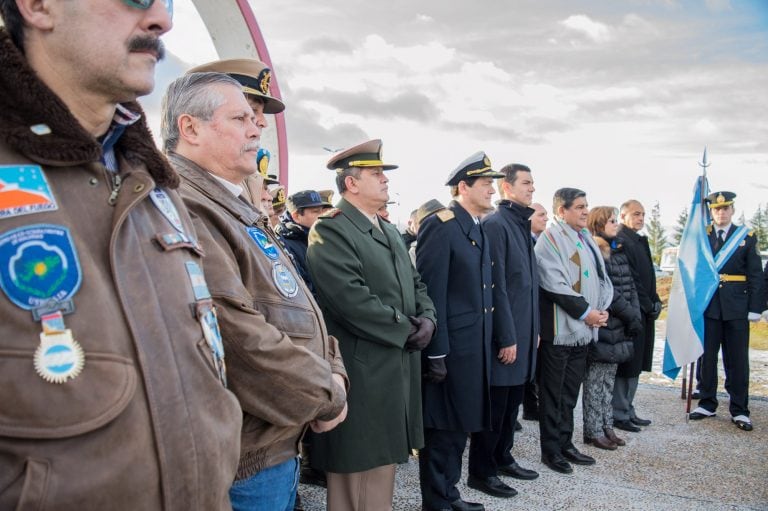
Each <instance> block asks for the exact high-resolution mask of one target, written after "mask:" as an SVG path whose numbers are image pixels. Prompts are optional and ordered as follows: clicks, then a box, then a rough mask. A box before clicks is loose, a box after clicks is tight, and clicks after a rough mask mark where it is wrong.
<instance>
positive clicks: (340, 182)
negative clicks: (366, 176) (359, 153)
mask: <svg viewBox="0 0 768 511" xmlns="http://www.w3.org/2000/svg"><path fill="white" fill-rule="evenodd" d="M361 171H362V169H361V168H360V167H349V168H346V169H343V170H337V171H336V188H338V189H339V193H341V194H343V193H344V192H346V191H347V183H346V181H347V176H352V177H354V178H355V179H359V178H360V172H361Z"/></svg>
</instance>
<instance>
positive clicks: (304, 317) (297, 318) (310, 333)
mask: <svg viewBox="0 0 768 511" xmlns="http://www.w3.org/2000/svg"><path fill="white" fill-rule="evenodd" d="M253 308H254V309H256V310H257V311H259V312H261V313H262V314H264V319H266V320H267V323H269V324H270V325H272V326H274V327H275V328H277V329H278V330H280V331H281V332H284V333H285V334H286V335H287V336H288V337H290V338H291V339H292V340H294V341H298V342H297V344H302V340H303V341H304V342H303V344H306V342H307V341H308V340H309V339H313V338H314V337H315V336H316V335H318V324H317V316H316V315H315V313H314V311H310V310H307V309H304V308H300V307H294V306H292V305H287V304H285V303H266V302H256V303H254V304H253Z"/></svg>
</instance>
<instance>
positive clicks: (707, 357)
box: [699, 318, 749, 417]
mask: <svg viewBox="0 0 768 511" xmlns="http://www.w3.org/2000/svg"><path fill="white" fill-rule="evenodd" d="M721 346H722V348H723V367H724V369H725V390H726V391H727V392H728V395H729V396H730V397H731V402H730V405H729V407H728V410H729V411H730V412H731V416H733V417H735V416H737V415H746V416H747V417H749V407H748V400H749V322H748V321H747V320H746V319H735V320H731V321H721V320H718V319H710V318H704V355H702V357H701V385H700V387H699V396H700V397H699V406H701V407H702V408H704V409H706V410H709V411H710V412H714V411H715V410H716V409H717V356H718V353H719V351H720V347H721Z"/></svg>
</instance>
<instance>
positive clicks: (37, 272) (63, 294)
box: [0, 224, 82, 310]
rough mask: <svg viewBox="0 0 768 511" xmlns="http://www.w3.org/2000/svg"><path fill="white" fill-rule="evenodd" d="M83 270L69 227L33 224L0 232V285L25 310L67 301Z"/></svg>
mask: <svg viewBox="0 0 768 511" xmlns="http://www.w3.org/2000/svg"><path fill="white" fill-rule="evenodd" d="M81 283H82V271H81V269H80V261H79V260H78V258H77V252H76V251H75V245H74V243H73V242H72V237H71V236H70V234H69V229H67V228H66V227H63V226H59V225H49V224H36V225H29V226H25V227H20V228H18V229H14V230H12V231H8V232H6V233H3V234H2V235H0V288H1V289H2V290H3V291H4V292H5V294H6V296H8V298H9V299H10V300H11V301H12V302H13V303H14V304H16V305H17V306H19V307H21V308H22V309H25V310H33V309H37V308H39V307H44V306H50V305H51V304H52V303H54V302H64V301H66V300H70V299H71V298H72V297H73V296H74V295H75V293H77V291H78V290H79V289H80V284H81Z"/></svg>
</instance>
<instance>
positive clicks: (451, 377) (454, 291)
mask: <svg viewBox="0 0 768 511" xmlns="http://www.w3.org/2000/svg"><path fill="white" fill-rule="evenodd" d="M416 268H417V269H418V271H419V273H420V274H421V279H422V281H423V282H424V283H425V284H426V285H427V293H428V294H429V297H430V298H431V299H432V302H433V303H434V304H435V309H436V310H437V330H436V331H435V336H434V337H433V338H432V342H430V344H429V346H428V347H427V348H426V349H425V350H424V351H423V352H422V362H423V363H426V359H427V357H429V356H440V355H445V365H446V368H447V370H448V376H447V377H446V379H445V380H444V381H443V382H441V383H431V382H426V381H425V382H424V383H423V387H422V403H423V409H424V427H426V428H436V429H442V430H448V431H466V432H475V431H481V430H483V429H487V428H488V427H489V423H490V408H489V397H488V396H489V384H490V379H489V364H490V357H491V300H492V296H491V257H490V253H489V251H488V243H487V242H486V240H485V239H484V237H483V233H482V228H481V227H480V225H479V224H477V223H475V220H474V219H473V218H472V216H471V215H470V214H469V213H468V212H467V211H466V210H465V209H464V208H463V207H462V206H461V205H460V204H459V203H458V202H455V201H454V202H451V204H450V205H449V206H448V209H445V210H443V211H441V212H439V213H438V214H436V215H433V216H431V217H429V218H427V219H426V220H425V221H424V223H423V224H422V225H421V227H420V228H419V236H418V242H417V243H416Z"/></svg>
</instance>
